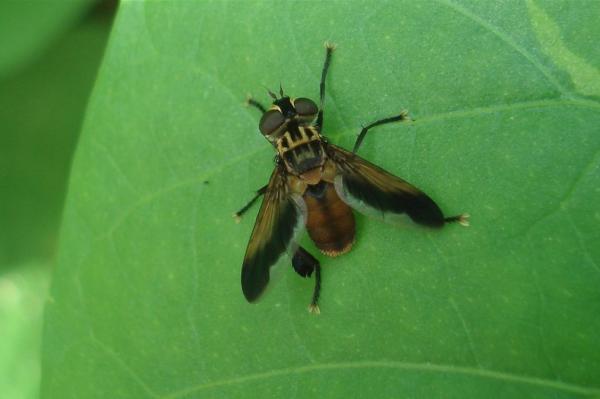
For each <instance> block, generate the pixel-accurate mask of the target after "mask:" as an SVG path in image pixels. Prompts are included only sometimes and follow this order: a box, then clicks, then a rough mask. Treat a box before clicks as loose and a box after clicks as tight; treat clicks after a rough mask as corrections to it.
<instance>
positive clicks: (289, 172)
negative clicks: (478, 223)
mask: <svg viewBox="0 0 600 399" xmlns="http://www.w3.org/2000/svg"><path fill="white" fill-rule="evenodd" d="M333 49H334V47H333V46H331V45H329V44H327V45H326V56H325V63H324V65H323V72H322V76H321V85H320V106H319V107H317V105H316V104H315V103H314V102H313V101H312V100H310V99H308V98H296V99H294V98H291V97H289V96H286V95H284V93H283V90H282V89H280V91H279V97H277V95H275V94H274V93H272V92H269V94H270V95H271V97H272V98H273V100H274V101H273V104H272V105H271V107H270V108H269V109H268V110H267V109H266V108H265V107H264V106H262V105H261V104H260V103H258V102H257V101H256V100H253V99H249V100H248V104H249V105H252V106H254V107H256V108H258V109H259V110H261V111H262V112H263V116H262V118H261V120H260V123H259V130H260V131H261V133H262V134H263V135H264V136H265V138H266V139H267V140H268V141H269V142H270V143H271V144H272V145H273V146H274V147H275V149H276V151H277V156H276V166H275V170H274V171H273V173H272V175H271V178H270V180H269V183H268V184H267V185H266V186H264V187H262V188H261V189H259V190H258V191H257V193H256V196H255V197H254V198H253V199H252V200H251V201H250V202H249V203H248V204H247V205H246V206H244V207H243V208H242V209H240V210H239V211H238V212H237V213H236V214H235V215H234V216H236V217H238V218H239V217H240V216H241V215H242V214H243V213H245V212H246V211H247V210H248V209H249V208H250V206H251V205H252V204H253V203H254V202H255V201H256V200H257V199H258V197H260V196H261V195H264V196H265V197H264V199H263V203H262V206H261V208H260V211H259V213H258V216H257V218H256V223H255V225H254V230H253V231H252V235H251V237H250V242H249V243H248V248H247V250H246V255H245V256H244V262H243V265H242V291H243V293H244V295H245V297H246V299H247V300H248V301H249V302H253V301H255V300H256V299H258V297H259V296H260V295H261V293H262V292H263V291H264V289H265V288H266V286H267V283H268V282H269V272H270V268H271V267H272V266H273V265H274V264H275V263H277V262H278V261H279V260H280V259H281V258H282V257H284V256H285V254H286V253H290V254H291V255H292V266H293V268H294V270H296V272H297V273H298V274H300V275H301V276H303V277H309V276H311V275H312V273H313V272H315V289H314V292H313V297H312V300H311V304H310V306H309V310H310V311H312V312H315V313H318V312H319V307H318V299H319V295H320V287H321V267H320V264H319V262H318V261H317V259H315V258H314V257H313V256H312V255H311V254H310V253H309V252H308V251H306V250H305V249H304V248H302V247H301V246H299V245H298V244H297V243H296V240H297V239H298V237H299V234H300V233H301V232H302V231H303V230H304V228H306V230H307V231H308V234H309V236H310V237H311V239H312V240H313V241H314V243H315V245H316V246H317V248H319V250H320V251H321V252H322V253H323V254H325V255H328V256H338V255H340V254H343V253H345V252H347V251H349V250H350V249H351V247H352V244H353V242H354V236H355V226H354V215H353V213H352V209H351V208H355V209H357V210H360V211H368V210H373V211H377V212H378V213H392V214H403V213H405V214H407V215H408V216H409V217H410V218H411V219H412V220H413V221H414V222H416V223H419V224H422V225H426V226H429V227H437V228H439V227H442V226H443V225H444V224H446V223H449V222H455V221H458V222H460V223H461V224H464V225H466V224H467V220H466V218H467V217H468V215H466V214H465V215H458V216H451V217H444V215H443V213H442V211H441V210H440V208H439V207H438V206H437V205H436V203H435V202H433V200H432V199H431V198H429V197H428V196H427V195H426V194H425V193H423V192H422V191H420V190H419V189H418V188H416V187H414V186H413V185H411V184H409V183H407V182H406V181H404V180H402V179H400V178H398V177H396V176H394V175H392V174H390V173H388V172H386V171H385V170H383V169H381V168H379V167H378V166H376V165H373V164H372V163H370V162H368V161H366V160H364V159H362V158H360V157H359V156H358V155H356V152H357V151H358V149H359V148H360V145H361V143H362V141H363V139H364V137H365V135H366V134H367V132H368V130H369V129H371V128H373V127H375V126H378V125H383V124H386V123H391V122H397V121H403V120H406V119H408V117H407V114H406V112H402V113H400V114H399V115H397V116H393V117H390V118H386V119H381V120H378V121H376V122H374V123H371V124H370V125H368V126H366V127H364V128H363V129H362V131H361V132H360V134H359V135H358V138H357V140H356V143H355V144H354V149H353V151H352V152H350V151H346V150H344V149H342V148H340V147H337V146H335V145H333V144H331V143H329V142H328V141H327V140H326V139H325V137H324V136H323V135H322V134H321V127H322V125H323V98H324V94H325V77H326V75H327V70H328V67H329V63H330V60H331V54H332V52H333Z"/></svg>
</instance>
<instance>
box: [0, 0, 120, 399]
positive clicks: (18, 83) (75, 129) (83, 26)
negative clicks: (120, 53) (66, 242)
mask: <svg viewBox="0 0 600 399" xmlns="http://www.w3.org/2000/svg"><path fill="white" fill-rule="evenodd" d="M116 5H117V4H116V2H115V1H96V2H92V1H58V2H42V1H25V2H23V1H7V2H1V3H0V49H1V50H0V51H1V53H0V54H1V56H0V123H1V125H0V131H1V133H0V137H1V140H0V397H1V398H2V399H21V398H34V397H37V390H38V383H39V378H40V363H39V345H40V333H41V326H42V309H43V304H44V302H45V300H46V297H47V292H48V286H49V282H50V276H51V272H52V268H53V262H54V256H55V250H56V242H57V237H58V231H59V226H60V219H61V214H62V207H63V203H64V199H65V193H66V187H67V184H68V171H69V165H70V162H71V157H72V154H73V151H74V149H75V145H76V142H77V138H78V135H79V131H80V128H81V124H82V121H83V116H84V111H85V107H86V104H87V102H88V98H89V96H90V92H91V89H92V87H93V83H94V81H95V78H96V74H97V71H98V67H99V65H100V62H101V59H102V56H103V53H104V48H105V46H106V42H107V39H108V34H109V31H110V27H111V24H112V19H113V16H114V13H115V11H116Z"/></svg>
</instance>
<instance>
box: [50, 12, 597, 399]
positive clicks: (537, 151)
mask: <svg viewBox="0 0 600 399" xmlns="http://www.w3.org/2000/svg"><path fill="white" fill-rule="evenodd" d="M597 11H598V5H597V3H595V2H589V3H558V2H541V1H536V2H533V3H520V2H514V3H502V4H499V5H496V4H495V3H490V2H481V3H470V2H453V1H452V2H450V1H442V2H432V3H429V2H405V3H402V4H399V3H396V2H394V3H380V2H360V3H359V2H353V3H345V2H335V3H283V2H282V3H273V2H270V3H254V2H209V3H193V2H178V3H166V2H148V3H143V2H124V3H123V4H122V5H121V7H120V9H119V12H118V15H117V19H116V22H115V27H114V30H113V32H112V35H111V40H110V43H109V47H108V50H107V53H106V55H105V59H104V64H103V66H102V68H101V73H100V76H99V78H98V81H97V83H96V87H95V90H94V94H93V96H92V100H91V102H90V104H89V107H88V111H87V115H86V122H85V127H84V132H83V136H82V138H81V141H80V143H79V147H78V150H77V154H76V158H75V161H74V164H73V170H72V176H71V185H70V192H69V195H68V201H67V202H68V203H67V207H66V211H65V213H66V214H65V219H64V225H63V230H62V236H61V243H60V248H61V249H60V258H59V267H58V270H57V272H56V275H55V278H54V281H53V287H52V297H53V300H52V301H51V302H50V303H49V304H48V306H47V313H46V329H45V337H44V365H43V377H42V378H43V382H42V397H43V398H46V399H48V398H61V399H63V398H70V397H73V398H107V397H111V398H113V397H114V398H118V397H124V398H125V397H126V398H134V397H135V398H139V397H157V398H182V399H183V398H201V397H211V398H212V397H224V398H231V397H290V396H292V397H316V396H319V397H348V396H350V397H415V398H417V397H419V398H420V397H424V398H432V397H435V398H437V397H439V398H478V397H501V398H516V397H527V398H546V397H556V398H579V397H600V385H599V381H600V379H599V376H600V340H599V339H598V331H599V330H600V319H599V318H598V317H597V315H598V312H599V311H600V296H599V294H598V287H599V286H600V266H599V265H600V260H599V258H600V247H598V245H597V243H598V240H599V238H600V233H599V230H598V223H599V221H600V209H599V205H598V204H600V191H599V190H598V187H599V186H600V181H599V180H600V173H599V172H600V170H599V168H600V166H599V165H600V138H599V136H598V131H597V127H598V126H599V125H600V103H599V102H598V93H595V92H594V90H595V89H589V87H592V88H593V87H596V86H594V85H595V84H596V83H595V79H596V76H597V75H595V74H594V73H597V69H598V59H597V54H596V55H594V54H592V53H593V51H594V50H595V48H597V43H596V40H595V39H593V38H594V37H598V34H599V33H600V28H599V26H598V24H597V23H596V21H595V19H593V18H587V19H586V18H579V16H585V15H590V14H594V13H595V14H596V15H597ZM582 24H583V26H582ZM586 24H587V25H586ZM576 29H581V30H583V31H586V32H592V33H593V35H587V36H586V35H577V34H575V33H574V30H576ZM562 32H569V34H564V35H563V33H562ZM325 40H331V41H332V42H334V43H336V44H337V45H338V48H337V50H336V52H335V53H334V58H333V62H332V67H331V71H330V74H329V78H328V82H327V95H326V103H325V110H326V111H325V130H324V133H325V134H326V135H327V136H328V137H329V139H330V140H331V141H332V142H335V143H337V144H339V145H342V146H344V147H346V148H350V147H351V146H352V144H353V141H354V138H355V137H356V134H357V133H358V131H359V128H360V125H361V124H362V123H368V122H369V121H372V120H375V119H377V118H381V117H386V116H390V115H394V114H397V113H398V111H400V110H401V109H404V108H406V109H408V110H409V111H410V115H411V116H412V117H413V118H414V119H415V120H416V121H415V122H414V123H410V124H404V125H388V126H385V127H381V128H378V130H376V131H373V133H370V134H369V136H367V138H366V140H365V142H364V145H363V148H361V154H362V156H364V157H365V158H367V159H369V160H371V161H373V162H375V163H377V164H379V165H381V166H382V167H384V168H386V169H387V170H390V171H392V172H393V173H396V174H398V175H399V176H402V177H403V178H405V179H407V180H408V181H410V182H412V183H414V184H416V185H417V186H418V187H420V188H422V189H423V190H424V191H425V192H427V193H428V194H429V195H430V196H432V197H433V198H434V199H436V201H437V202H438V203H439V204H440V206H441V207H442V209H444V211H445V212H446V213H448V214H456V213H460V212H469V213H470V214H471V218H472V219H471V224H472V225H471V227H470V228H468V229H465V228H462V227H460V226H458V225H451V226H447V227H446V228H444V229H443V230H441V231H430V230H427V229H425V228H421V227H417V226H412V225H410V226H395V225H390V224H385V223H381V222H379V221H377V220H374V219H369V218H367V217H365V216H362V215H357V241H356V244H355V246H354V248H353V250H352V251H351V252H350V253H348V254H346V255H344V256H341V257H339V258H335V259H330V258H326V257H324V256H320V255H319V259H320V260H321V263H322V264H323V268H324V270H323V291H322V300H321V311H322V313H321V315H320V316H314V315H310V314H308V313H307V312H306V305H307V304H308V301H309V299H310V294H311V290H312V284H313V282H312V281H311V280H303V279H301V278H299V277H298V276H297V275H295V273H294V272H293V270H292V269H291V268H288V269H287V270H284V272H283V273H282V274H283V277H282V278H281V279H280V281H278V282H277V283H273V284H271V288H270V291H269V292H268V293H267V294H266V295H265V297H264V299H263V300H262V301H261V302H260V303H259V304H257V305H249V304H247V303H246V302H245V300H244V298H243V296H242V293H241V289H240V283H239V281H240V266H241V260H242V258H243V255H244V250H245V246H246V243H247V239H248V237H249V235H250V232H251V229H252V226H253V219H254V215H255V214H256V212H257V209H253V210H252V211H251V212H250V213H249V215H248V216H247V217H245V218H244V219H243V220H242V223H241V224H239V225H238V224H235V223H234V222H233V220H232V219H231V213H232V212H233V211H235V210H237V209H239V208H240V207H241V206H242V205H243V204H244V203H245V201H247V200H248V199H250V198H251V196H252V194H253V191H254V190H256V189H258V188H259V187H261V186H262V185H263V184H264V183H265V182H266V181H267V179H268V177H269V175H270V173H271V169H272V167H273V164H272V157H273V150H272V149H271V148H270V146H269V145H268V144H267V143H266V142H265V140H264V139H263V138H262V137H261V135H260V134H259V133H258V130H257V121H258V119H259V115H258V113H257V112H256V110H254V109H249V108H244V107H243V106H242V102H243V100H244V98H245V96H246V93H252V94H253V95H254V96H255V97H256V98H257V99H259V100H261V101H263V102H266V101H267V100H268V96H267V95H266V92H265V87H268V88H275V89H276V88H277V87H278V86H279V83H280V82H281V83H282V85H283V87H284V89H285V90H286V92H287V93H290V94H292V95H298V96H307V97H311V98H315V99H316V98H318V84H319V78H320V73H321V67H322V61H323V56H324V49H323V47H322V44H323V42H324V41H325ZM570 54H576V55H577V59H572V58H571V56H570ZM594 57H596V58H594ZM582 65H584V66H582ZM590 71H591V72H590ZM594 71H596V72H594ZM586 79H587V80H586ZM303 242H304V243H306V244H307V247H308V249H309V250H310V251H311V252H313V253H316V251H315V248H314V245H312V244H310V243H309V240H308V239H305V240H304V241H303Z"/></svg>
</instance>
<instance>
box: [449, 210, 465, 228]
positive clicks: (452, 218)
mask: <svg viewBox="0 0 600 399" xmlns="http://www.w3.org/2000/svg"><path fill="white" fill-rule="evenodd" d="M469 216H471V215H469V214H468V213H461V214H460V215H456V216H448V217H446V218H444V222H446V223H454V222H458V224H460V225H462V226H465V227H467V226H468V225H469Z"/></svg>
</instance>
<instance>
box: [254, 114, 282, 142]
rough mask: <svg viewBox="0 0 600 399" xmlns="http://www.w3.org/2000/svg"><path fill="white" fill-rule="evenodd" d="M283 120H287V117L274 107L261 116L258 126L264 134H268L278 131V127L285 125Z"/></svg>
mask: <svg viewBox="0 0 600 399" xmlns="http://www.w3.org/2000/svg"><path fill="white" fill-rule="evenodd" d="M283 122H285V118H284V117H283V115H282V114H281V112H279V111H278V110H276V109H272V110H270V111H267V112H265V113H264V114H263V116H262V118H260V122H259V124H258V128H259V129H260V132H261V133H262V134H264V135H265V136H268V135H270V134H272V133H274V132H275V131H277V129H279V128H280V127H281V125H283Z"/></svg>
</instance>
